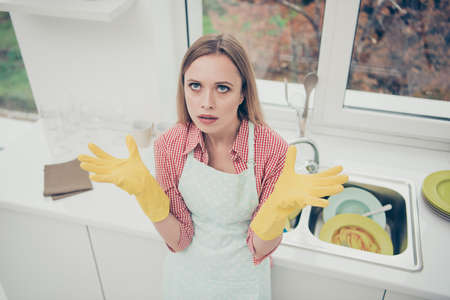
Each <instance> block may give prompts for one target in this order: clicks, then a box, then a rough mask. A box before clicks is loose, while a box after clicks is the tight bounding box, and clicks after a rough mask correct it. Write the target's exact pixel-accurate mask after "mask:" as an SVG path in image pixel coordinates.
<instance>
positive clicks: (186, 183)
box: [163, 122, 271, 300]
mask: <svg viewBox="0 0 450 300" xmlns="http://www.w3.org/2000/svg"><path fill="white" fill-rule="evenodd" d="M248 124H249V134H248V137H249V138H248V163H247V169H246V170H244V171H243V172H242V173H240V174H229V173H225V172H221V171H218V170H216V169H214V168H212V167H210V166H207V165H205V164H204V163H202V162H200V161H198V160H197V159H195V158H194V151H193V150H192V151H191V152H190V153H189V154H188V157H187V159H186V162H185V165H184V169H183V174H182V175H181V178H180V181H179V185H178V189H179V191H180V192H181V195H183V198H184V201H185V202H186V205H187V207H188V208H189V210H190V212H191V214H192V221H193V223H194V237H193V239H192V243H191V244H190V245H189V246H188V247H187V248H186V249H184V250H183V251H180V252H177V253H172V252H169V253H168V256H167V257H166V261H165V264H164V281H163V282H164V287H163V291H164V299H166V300H175V299H180V300H181V299H183V300H190V299H192V300H203V299H205V300H209V299H214V300H220V299H230V300H231V299H232V300H239V299H242V300H244V299H245V300H270V299H271V286H270V263H269V260H268V259H265V260H264V261H263V262H262V263H260V264H259V265H257V266H255V265H254V264H253V258H252V254H251V253H250V250H249V249H248V246H247V243H246V238H247V230H248V227H249V225H250V221H251V217H252V213H253V211H254V210H255V209H256V207H257V205H258V194H257V191H256V179H255V175H254V126H253V124H252V123H250V122H249V123H248Z"/></svg>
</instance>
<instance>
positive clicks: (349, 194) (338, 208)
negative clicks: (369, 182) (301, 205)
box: [323, 187, 386, 228]
mask: <svg viewBox="0 0 450 300" xmlns="http://www.w3.org/2000/svg"><path fill="white" fill-rule="evenodd" d="M328 201H329V205H328V206H327V207H325V208H324V210H323V221H324V223H326V222H327V221H328V220H329V219H331V218H332V217H334V216H336V215H339V214H345V213H352V214H358V215H362V214H364V213H367V212H370V211H374V210H377V209H380V208H381V207H382V205H381V203H380V201H379V200H378V199H377V198H376V197H375V196H374V195H373V194H372V193H370V192H368V191H366V190H364V189H361V188H357V187H346V188H344V190H343V191H342V192H340V193H339V194H336V195H333V196H330V197H329V198H328ZM369 218H371V219H372V220H374V221H375V222H377V223H378V224H379V225H380V226H381V227H382V228H385V227H386V214H385V213H384V212H383V213H378V214H376V215H372V216H370V217H369Z"/></svg>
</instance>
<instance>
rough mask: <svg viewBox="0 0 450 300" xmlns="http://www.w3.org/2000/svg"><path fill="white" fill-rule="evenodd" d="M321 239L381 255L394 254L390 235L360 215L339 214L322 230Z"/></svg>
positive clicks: (375, 223)
mask: <svg viewBox="0 0 450 300" xmlns="http://www.w3.org/2000/svg"><path fill="white" fill-rule="evenodd" d="M319 239H321V240H322V241H324V242H328V243H332V244H336V245H340V246H346V247H350V248H354V249H358V250H363V251H369V252H374V253H379V254H385V255H393V253H394V249H393V246H392V241H391V238H390V237H389V234H388V233H387V232H386V231H385V230H384V229H383V228H382V227H381V226H380V225H379V224H378V223H377V222H375V221H373V220H372V219H370V218H368V217H363V216H361V215H358V214H339V215H336V216H334V217H333V218H331V219H329V220H328V221H327V222H326V223H325V224H324V225H323V227H322V229H321V230H320V234H319Z"/></svg>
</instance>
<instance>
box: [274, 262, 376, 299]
mask: <svg viewBox="0 0 450 300" xmlns="http://www.w3.org/2000/svg"><path fill="white" fill-rule="evenodd" d="M383 293H384V289H379V288H374V287H369V286H363V285H360V284H356V283H355V284H354V283H350V282H348V281H343V280H337V279H331V278H329V277H325V276H323V275H318V274H314V273H309V272H300V271H297V270H293V269H288V268H284V267H281V266H274V267H273V268H272V299H333V300H340V299H342V300H361V299H365V300H381V299H382V298H383Z"/></svg>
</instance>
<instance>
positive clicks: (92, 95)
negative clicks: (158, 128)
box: [11, 0, 186, 135]
mask: <svg viewBox="0 0 450 300" xmlns="http://www.w3.org/2000/svg"><path fill="white" fill-rule="evenodd" d="M11 19H12V22H13V25H14V29H15V31H16V36H17V39H18V42H19V45H20V48H21V51H22V56H23V59H24V63H25V66H26V70H27V73H28V77H29V80H30V85H31V88H32V91H33V95H34V98H35V101H36V104H37V106H38V109H39V110H40V111H41V112H42V113H43V115H45V116H47V115H49V114H56V115H57V116H60V117H61V119H62V120H60V121H62V122H69V121H70V120H71V119H70V118H74V116H77V112H78V113H79V112H80V111H81V113H84V114H87V113H88V112H97V113H98V114H102V115H103V116H110V117H112V118H117V119H118V120H123V119H126V120H127V121H135V120H142V119H145V120H151V121H156V122H159V121H174V120H175V95H176V83H177V75H178V74H177V73H178V69H179V63H180V61H181V58H182V55H183V54H184V51H185V50H186V27H185V26H186V25H185V11H184V2H182V1H176V0H168V1H147V0H136V2H135V3H134V4H133V6H132V7H131V8H130V9H129V10H128V11H126V12H125V13H124V14H123V15H121V16H119V17H117V18H116V19H115V20H113V21H112V22H110V23H108V22H100V21H86V20H77V19H66V18H58V17H46V16H38V15H26V14H19V13H11ZM67 111H71V113H70V114H69V113H67V114H64V112H67ZM74 111H75V113H74ZM79 115H80V113H79V114H78V116H79ZM68 116H69V118H68ZM77 121H78V122H80V121H81V122H82V121H83V120H82V118H81V117H79V119H78V120H77ZM70 126H72V127H74V126H75V125H73V124H71V125H70ZM66 135H67V133H66Z"/></svg>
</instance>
